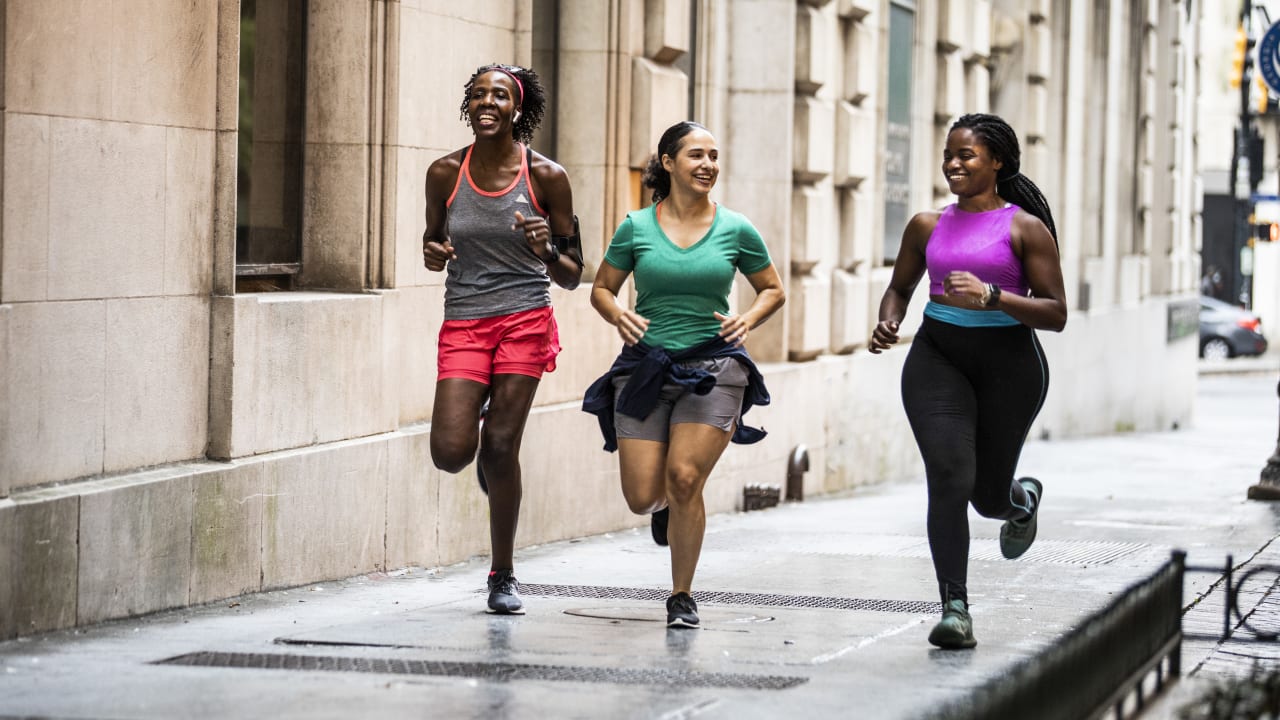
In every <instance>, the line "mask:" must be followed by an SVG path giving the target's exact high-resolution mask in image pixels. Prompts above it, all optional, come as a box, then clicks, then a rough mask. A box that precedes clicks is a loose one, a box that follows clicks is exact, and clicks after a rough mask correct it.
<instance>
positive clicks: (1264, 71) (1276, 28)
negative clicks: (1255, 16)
mask: <svg viewBox="0 0 1280 720" xmlns="http://www.w3.org/2000/svg"><path fill="white" fill-rule="evenodd" d="M1258 74H1259V75H1261V76H1262V82H1264V83H1266V84H1267V87H1269V88H1271V92H1273V93H1280V21H1277V22H1274V23H1271V27H1269V28H1267V31H1266V32H1265V33H1263V34H1262V40H1260V41H1259V42H1258Z"/></svg>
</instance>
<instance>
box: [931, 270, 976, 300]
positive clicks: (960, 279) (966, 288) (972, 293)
mask: <svg viewBox="0 0 1280 720" xmlns="http://www.w3.org/2000/svg"><path fill="white" fill-rule="evenodd" d="M942 291H943V292H944V293H946V294H947V295H949V296H951V297H954V298H964V299H967V300H968V302H969V303H970V304H972V305H977V306H981V305H982V298H983V297H984V296H986V294H987V285H986V283H984V282H982V281H981V280H979V279H978V276H977V275H974V274H973V273H971V272H965V271H963V270H953V271H951V272H949V273H947V276H946V277H945V278H943V279H942Z"/></svg>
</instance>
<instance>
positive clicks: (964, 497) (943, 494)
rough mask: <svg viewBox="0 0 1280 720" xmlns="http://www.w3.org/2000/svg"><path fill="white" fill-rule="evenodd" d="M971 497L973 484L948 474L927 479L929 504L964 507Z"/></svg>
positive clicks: (931, 476)
mask: <svg viewBox="0 0 1280 720" xmlns="http://www.w3.org/2000/svg"><path fill="white" fill-rule="evenodd" d="M972 495H973V482H972V481H968V480H966V479H965V478H963V477H959V476H957V475H955V474H951V473H948V474H946V475H944V476H942V477H937V476H933V475H930V477H929V503H930V504H935V503H936V504H939V505H948V506H949V505H959V506H965V505H968V504H969V501H970V499H971V497H972Z"/></svg>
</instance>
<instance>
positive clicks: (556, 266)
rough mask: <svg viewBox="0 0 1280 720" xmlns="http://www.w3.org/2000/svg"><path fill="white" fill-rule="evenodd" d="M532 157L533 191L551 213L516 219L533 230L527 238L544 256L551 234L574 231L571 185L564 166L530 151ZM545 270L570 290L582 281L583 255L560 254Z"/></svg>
mask: <svg viewBox="0 0 1280 720" xmlns="http://www.w3.org/2000/svg"><path fill="white" fill-rule="evenodd" d="M533 159H534V161H533V166H532V167H530V168H529V174H530V175H532V176H533V182H534V187H533V191H534V194H535V195H536V197H537V198H538V199H539V201H541V204H542V206H543V207H544V208H546V210H547V213H548V215H549V216H550V217H549V218H548V219H546V220H544V219H543V218H541V217H538V216H537V215H531V216H530V217H527V218H522V219H519V220H517V221H516V224H517V225H520V224H521V221H523V225H524V228H525V229H526V230H533V231H534V232H533V234H534V236H535V237H534V238H533V239H532V240H530V242H529V246H530V248H532V249H533V252H534V253H535V254H536V255H537V256H538V257H540V258H547V257H550V256H551V255H552V248H551V243H552V239H551V238H552V237H553V236H556V235H560V236H567V235H572V234H573V189H572V188H571V187H570V185H569V174H568V173H567V172H565V170H564V168H562V167H560V166H559V165H557V164H556V163H554V162H552V161H551V160H549V159H547V158H545V157H543V156H542V155H539V154H537V153H534V154H533ZM542 225H545V226H546V232H545V233H543V232H541V231H539V230H538V228H539V227H541V226H542ZM547 273H548V274H549V275H550V276H551V279H552V280H554V281H555V283H556V284H557V285H559V286H560V287H562V288H564V289H566V290H572V289H574V288H576V287H578V283H580V282H582V258H581V257H574V256H573V255H570V254H568V253H565V254H562V255H561V256H560V258H559V259H558V260H556V261H555V262H553V263H550V264H548V265H547Z"/></svg>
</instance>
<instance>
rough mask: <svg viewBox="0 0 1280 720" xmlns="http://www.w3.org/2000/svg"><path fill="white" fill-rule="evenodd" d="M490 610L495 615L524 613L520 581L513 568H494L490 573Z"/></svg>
mask: <svg viewBox="0 0 1280 720" xmlns="http://www.w3.org/2000/svg"><path fill="white" fill-rule="evenodd" d="M489 612H491V613H493V614H495V615H523V614H524V602H523V601H521V600H520V581H519V580H516V576H515V573H514V572H513V571H511V570H494V571H493V572H491V573H489Z"/></svg>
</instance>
